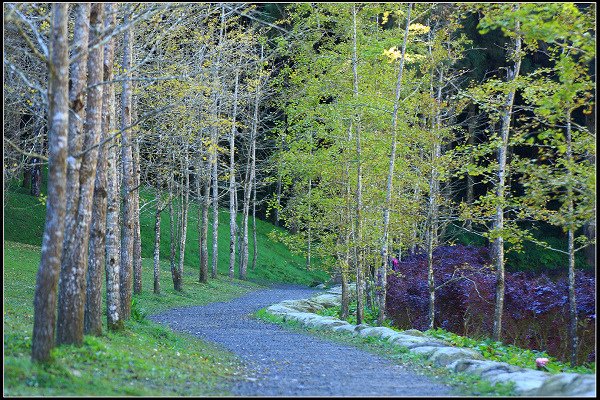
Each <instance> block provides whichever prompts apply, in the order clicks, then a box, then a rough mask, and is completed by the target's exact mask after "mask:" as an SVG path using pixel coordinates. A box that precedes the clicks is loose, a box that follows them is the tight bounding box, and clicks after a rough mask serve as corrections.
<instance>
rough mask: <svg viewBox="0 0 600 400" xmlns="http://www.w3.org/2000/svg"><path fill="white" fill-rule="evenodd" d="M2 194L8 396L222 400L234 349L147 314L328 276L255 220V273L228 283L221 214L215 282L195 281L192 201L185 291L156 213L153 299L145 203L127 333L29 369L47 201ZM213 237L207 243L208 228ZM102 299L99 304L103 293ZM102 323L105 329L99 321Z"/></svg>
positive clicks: (234, 371) (234, 368)
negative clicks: (157, 271)
mask: <svg viewBox="0 0 600 400" xmlns="http://www.w3.org/2000/svg"><path fill="white" fill-rule="evenodd" d="M43 193H44V188H43V189H42V194H43ZM4 195H5V199H4V200H5V208H4V221H3V222H4V395H8V396H64V395H82V396H91V395H93V396H124V395H139V396H208V395H228V394H230V393H228V387H229V386H230V384H228V381H230V380H231V379H236V378H237V377H240V376H243V374H244V369H243V366H242V364H241V362H240V361H239V360H238V359H236V358H235V356H234V355H233V354H232V353H229V352H227V351H224V350H223V349H221V348H218V347H217V346H214V345H211V344H209V343H207V342H204V341H202V340H199V339H197V338H195V337H193V336H191V335H185V334H179V333H177V334H176V333H174V332H173V331H171V330H170V329H169V328H165V327H163V326H160V325H158V324H155V323H153V322H151V321H149V320H148V319H147V318H144V316H145V315H147V314H153V313H157V312H160V311H162V310H166V309H169V308H174V307H182V306H189V305H201V304H206V303H210V302H218V301H226V300H228V299H232V298H235V297H238V296H241V295H243V294H245V293H247V292H248V291H251V290H256V289H259V288H261V287H262V286H261V284H262V283H269V282H289V283H297V284H305V285H308V284H315V283H319V282H323V281H324V280H326V279H327V278H328V276H327V274H326V273H324V272H322V271H306V270H305V268H304V258H303V257H302V256H298V255H293V254H292V253H290V252H289V250H288V249H287V248H286V247H285V246H284V245H283V244H281V243H274V242H272V241H271V240H270V239H269V238H268V237H267V234H268V233H269V232H270V231H271V230H272V229H278V228H275V227H274V226H273V225H271V224H269V223H266V222H263V221H259V220H257V230H258V232H257V237H258V240H257V242H258V246H259V257H258V262H257V267H256V269H255V270H252V269H250V268H249V270H248V278H249V279H248V281H241V280H237V279H234V280H233V281H230V280H229V278H227V273H228V269H229V254H228V251H229V214H228V213H226V212H222V213H220V215H219V221H220V225H219V257H218V260H219V263H218V272H219V276H218V278H217V279H210V280H209V282H208V283H205V284H202V283H199V282H198V265H199V258H198V233H197V228H196V224H197V206H196V204H194V203H193V202H191V203H190V210H189V225H188V235H187V245H186V255H185V266H184V275H183V279H184V283H183V289H184V290H183V291H182V292H176V291H175V290H174V289H173V282H172V278H171V273H170V267H169V260H168V257H169V248H170V242H169V214H168V211H167V212H164V213H163V215H162V225H161V230H162V235H161V236H162V239H163V240H162V242H161V294H160V295H155V294H154V293H152V289H153V288H152V285H153V277H152V275H153V264H152V258H151V257H152V252H153V242H154V231H153V229H154V210H153V209H152V207H151V206H150V207H149V206H146V207H144V208H143V212H142V214H141V218H140V219H141V237H142V257H146V258H144V259H143V261H142V269H143V275H142V278H143V279H142V283H143V292H142V293H141V294H140V295H134V296H133V299H134V304H133V307H132V319H131V320H129V321H127V323H126V327H125V329H124V330H123V331H121V332H117V333H113V332H104V334H103V335H102V336H101V337H92V336H86V337H85V340H84V343H83V345H82V346H81V347H75V346H61V347H59V348H56V349H55V350H54V352H53V361H52V362H50V363H48V364H46V365H39V364H34V363H32V362H31V360H30V357H31V334H32V330H33V296H34V289H35V279H36V273H37V269H38V266H39V262H40V245H41V237H42V232H43V228H44V221H45V205H44V204H43V203H42V202H41V201H40V200H39V199H37V198H34V197H32V196H29V195H28V194H27V190H25V189H21V188H18V189H14V190H10V191H7V192H5V193H4ZM149 199H151V196H150V195H149V194H147V193H146V194H145V193H144V192H142V197H141V199H140V201H141V204H142V205H143V204H144V203H145V202H146V201H149ZM238 218H239V216H238ZM250 226H252V225H251V223H250ZM209 238H212V233H211V231H210V229H209ZM210 250H211V246H209V251H210ZM250 254H252V235H251V234H250ZM210 256H211V255H210V254H209V260H210ZM236 276H237V270H236ZM103 290H104V291H105V289H103ZM103 299H104V300H103V301H105V295H104V296H103ZM104 307H106V305H105V304H104ZM105 315H106V314H105ZM103 322H104V323H106V319H105V318H104V321H103Z"/></svg>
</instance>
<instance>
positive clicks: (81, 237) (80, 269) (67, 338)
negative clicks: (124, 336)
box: [57, 3, 104, 345]
mask: <svg viewBox="0 0 600 400" xmlns="http://www.w3.org/2000/svg"><path fill="white" fill-rule="evenodd" d="M103 18H104V7H103V4H102V3H93V4H92V7H91V13H90V20H89V23H90V30H91V32H92V34H91V35H90V37H89V40H90V43H93V42H94V41H95V40H96V37H97V36H98V35H99V33H100V32H101V30H102V25H103ZM102 50H103V49H102V47H101V46H98V47H96V48H92V50H91V51H90V54H89V58H88V60H87V61H88V68H87V69H88V73H89V79H88V83H89V86H90V88H89V89H88V99H87V107H86V108H87V109H86V117H85V123H84V132H85V137H84V143H83V146H84V149H85V151H84V153H83V156H82V158H81V168H80V170H79V187H78V189H79V190H78V193H73V194H72V195H73V196H78V197H79V200H78V201H75V202H74V203H73V206H74V207H75V205H76V207H77V210H76V213H75V218H76V221H77V223H76V225H75V226H74V230H73V231H72V233H71V232H70V233H71V234H73V235H74V237H73V238H72V240H69V241H67V243H66V244H65V245H66V246H68V247H65V248H64V249H63V260H62V262H63V265H62V268H61V278H60V292H59V298H58V304H59V307H58V325H57V342H58V343H59V344H62V343H65V344H70V343H74V344H77V345H80V344H81V343H82V342H83V325H84V324H83V321H84V309H85V299H86V283H87V282H86V274H87V260H88V250H89V237H90V225H91V219H92V201H93V195H94V183H95V178H96V167H97V163H98V151H99V150H98V147H97V145H98V143H99V142H100V137H101V135H102V90H103V89H102V88H103V86H102V85H99V83H100V82H102V80H103V76H102V75H103V68H102V67H103V58H104V53H103V51H102Z"/></svg>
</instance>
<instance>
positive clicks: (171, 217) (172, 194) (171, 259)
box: [169, 174, 178, 282]
mask: <svg viewBox="0 0 600 400" xmlns="http://www.w3.org/2000/svg"><path fill="white" fill-rule="evenodd" d="M174 185H175V182H174V177H173V174H171V176H170V178H169V249H170V251H169V264H170V266H171V277H172V278H173V282H175V281H176V279H177V278H176V275H177V269H176V268H175V247H176V243H177V238H176V235H175V231H176V230H177V229H178V228H177V225H175V217H174V215H173V214H174V212H175V210H174V209H173V202H174V201H175V192H174V188H173V186H174Z"/></svg>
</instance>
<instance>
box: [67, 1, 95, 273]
mask: <svg viewBox="0 0 600 400" xmlns="http://www.w3.org/2000/svg"><path fill="white" fill-rule="evenodd" d="M89 22H90V4H89V3H88V4H86V3H80V4H79V5H78V6H77V11H76V20H75V26H74V34H73V47H74V50H75V52H78V53H80V54H81V57H80V58H79V59H78V60H76V61H75V62H73V63H72V65H71V71H70V77H69V158H68V159H67V213H66V216H65V224H66V225H65V244H64V246H63V253H64V252H65V251H66V249H69V248H72V245H71V244H70V243H69V242H70V241H73V240H78V239H79V238H77V237H76V236H75V235H74V233H75V229H76V228H75V226H76V225H77V223H78V221H77V218H76V213H77V202H78V201H79V197H78V194H79V170H80V168H81V158H80V157H77V155H78V154H79V153H81V150H82V146H83V121H84V118H85V101H86V95H85V93H86V87H87V67H88V65H87V58H88V50H87V47H88V42H89V30H90V26H89ZM64 257H65V255H64V254H63V256H62V258H63V259H64ZM62 265H64V260H62ZM62 268H64V267H62ZM62 268H61V278H60V279H61V280H62V275H63V274H64V272H63V271H62ZM59 285H60V283H59Z"/></svg>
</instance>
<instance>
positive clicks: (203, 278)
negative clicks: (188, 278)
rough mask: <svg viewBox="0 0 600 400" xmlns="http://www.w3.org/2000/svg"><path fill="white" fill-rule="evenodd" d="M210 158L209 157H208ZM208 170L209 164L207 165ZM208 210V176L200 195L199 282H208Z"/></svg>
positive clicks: (207, 175)
mask: <svg viewBox="0 0 600 400" xmlns="http://www.w3.org/2000/svg"><path fill="white" fill-rule="evenodd" d="M209 158H210V156H209ZM207 167H209V168H210V162H209V163H207ZM209 208H210V174H208V173H207V174H206V176H205V178H204V194H203V195H202V232H201V234H200V240H201V242H202V249H201V252H200V277H199V281H200V282H204V283H206V282H208V209H209Z"/></svg>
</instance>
